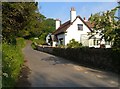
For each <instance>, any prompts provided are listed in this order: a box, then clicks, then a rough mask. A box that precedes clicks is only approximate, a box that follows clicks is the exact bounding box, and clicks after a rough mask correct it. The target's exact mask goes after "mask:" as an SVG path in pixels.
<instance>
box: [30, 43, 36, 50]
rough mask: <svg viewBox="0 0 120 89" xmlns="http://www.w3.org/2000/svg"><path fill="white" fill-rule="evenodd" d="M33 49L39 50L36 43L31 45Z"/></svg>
mask: <svg viewBox="0 0 120 89" xmlns="http://www.w3.org/2000/svg"><path fill="white" fill-rule="evenodd" d="M31 47H32V48H33V49H35V50H36V49H37V47H36V44H35V43H34V42H33V43H32V44H31Z"/></svg>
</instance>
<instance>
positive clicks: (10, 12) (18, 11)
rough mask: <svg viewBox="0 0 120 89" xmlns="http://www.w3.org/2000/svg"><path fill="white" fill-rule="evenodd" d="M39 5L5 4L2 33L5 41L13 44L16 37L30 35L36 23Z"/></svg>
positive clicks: (3, 7)
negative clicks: (12, 41)
mask: <svg viewBox="0 0 120 89" xmlns="http://www.w3.org/2000/svg"><path fill="white" fill-rule="evenodd" d="M36 10H37V3H34V2H29V3H28V2H15V3H13V2H3V3H2V27H3V30H2V33H3V37H4V40H6V41H8V42H11V40H13V39H14V38H15V37H16V36H21V33H22V36H24V35H28V34H29V30H31V29H32V27H33V24H32V23H34V22H35V16H36V12H35V11H36Z"/></svg>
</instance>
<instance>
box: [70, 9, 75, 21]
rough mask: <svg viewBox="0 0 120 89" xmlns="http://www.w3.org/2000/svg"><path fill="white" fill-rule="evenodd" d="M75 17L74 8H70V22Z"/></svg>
mask: <svg viewBox="0 0 120 89" xmlns="http://www.w3.org/2000/svg"><path fill="white" fill-rule="evenodd" d="M75 18H76V10H75V8H74V7H72V8H71V11H70V20H71V22H73V21H74V20H75Z"/></svg>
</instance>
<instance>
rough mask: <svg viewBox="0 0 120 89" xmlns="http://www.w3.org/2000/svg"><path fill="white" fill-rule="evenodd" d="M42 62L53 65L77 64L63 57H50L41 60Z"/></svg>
mask: <svg viewBox="0 0 120 89" xmlns="http://www.w3.org/2000/svg"><path fill="white" fill-rule="evenodd" d="M41 60H42V61H47V62H52V64H53V65H57V64H75V62H72V61H70V60H66V59H64V58H61V57H56V56H49V57H45V58H42V59H41Z"/></svg>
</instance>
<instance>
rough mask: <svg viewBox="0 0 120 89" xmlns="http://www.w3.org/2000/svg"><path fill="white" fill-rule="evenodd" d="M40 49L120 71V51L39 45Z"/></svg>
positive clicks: (98, 66) (76, 60)
mask: <svg viewBox="0 0 120 89" xmlns="http://www.w3.org/2000/svg"><path fill="white" fill-rule="evenodd" d="M37 49H38V50H39V51H43V52H47V53H50V54H53V55H56V56H60V57H63V58H66V59H68V60H72V61H74V62H77V63H79V64H80V65H84V66H88V67H92V68H97V69H98V68H99V69H103V70H108V71H112V72H116V73H120V51H118V50H113V49H100V48H98V49H96V48H88V47H83V48H53V47H44V48H43V47H40V46H37Z"/></svg>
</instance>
